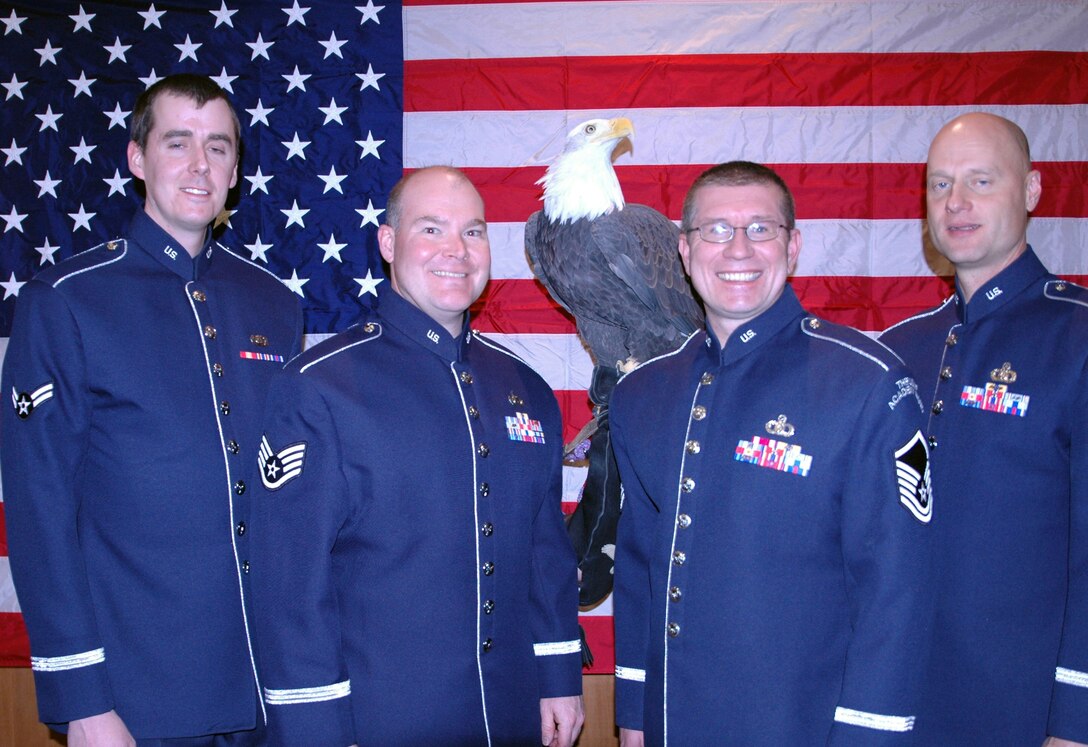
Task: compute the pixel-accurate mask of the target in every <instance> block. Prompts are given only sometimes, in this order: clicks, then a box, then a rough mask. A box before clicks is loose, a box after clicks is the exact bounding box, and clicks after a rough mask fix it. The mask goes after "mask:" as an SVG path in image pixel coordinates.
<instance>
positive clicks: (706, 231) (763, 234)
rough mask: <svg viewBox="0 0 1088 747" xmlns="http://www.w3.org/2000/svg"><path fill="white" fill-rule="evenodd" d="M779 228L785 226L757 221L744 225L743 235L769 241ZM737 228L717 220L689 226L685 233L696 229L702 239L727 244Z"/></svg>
mask: <svg viewBox="0 0 1088 747" xmlns="http://www.w3.org/2000/svg"><path fill="white" fill-rule="evenodd" d="M780 228H786V226H783V225H782V224H781V223H758V222H757V223H753V224H752V225H750V226H745V227H744V235H745V236H747V237H748V240H749V241H770V240H771V239H774V238H778V234H779V230H778V229H780ZM739 229H740V226H731V225H729V224H728V223H723V222H721V221H717V222H715V223H704V224H703V225H701V226H696V227H695V228H689V229H688V230H687V231H685V233H691V232H693V231H697V232H698V233H699V236H700V238H702V240H703V241H709V242H710V243H711V244H727V243H729V242H730V241H732V240H733V236H734V234H735V233H736V231H737V230H739ZM787 230H788V229H787Z"/></svg>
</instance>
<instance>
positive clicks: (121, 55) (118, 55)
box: [102, 36, 132, 65]
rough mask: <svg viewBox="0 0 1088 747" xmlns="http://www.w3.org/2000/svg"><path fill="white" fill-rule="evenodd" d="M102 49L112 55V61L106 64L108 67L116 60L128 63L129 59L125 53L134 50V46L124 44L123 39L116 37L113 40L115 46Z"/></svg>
mask: <svg viewBox="0 0 1088 747" xmlns="http://www.w3.org/2000/svg"><path fill="white" fill-rule="evenodd" d="M102 49H104V50H106V51H107V52H109V53H110V59H109V61H108V62H107V63H106V64H107V65H109V64H110V63H112V62H114V61H116V60H120V61H121V62H128V59H127V58H126V57H125V52H127V51H129V50H130V49H132V45H131V44H122V43H121V37H119V36H115V37H114V38H113V44H112V45H110V46H108V47H102Z"/></svg>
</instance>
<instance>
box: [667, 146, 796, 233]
mask: <svg viewBox="0 0 1088 747" xmlns="http://www.w3.org/2000/svg"><path fill="white" fill-rule="evenodd" d="M746 184H767V185H773V186H775V187H778V188H779V189H780V190H781V191H782V201H781V208H782V219H783V220H784V221H785V224H786V228H788V229H790V230H791V231H792V230H793V229H794V227H795V225H794V222H795V220H796V218H797V215H796V213H797V210H796V208H795V207H794V204H793V194H792V193H791V192H790V188H789V187H787V186H786V182H785V181H784V180H783V179H782V177H781V176H779V175H778V173H777V172H776V171H775V170H774V169H770V168H767V167H766V166H764V165H762V164H758V163H752V162H751V161H729V162H728V163H721V164H718V165H717V166H711V167H710V168H709V169H707V170H706V171H704V172H703V173H701V174H699V176H698V178H697V179H696V180H695V181H694V182H693V183H692V185H691V188H690V189H689V190H688V193H687V196H685V197H684V208H683V213H682V215H681V218H680V230H681V231H690V230H692V229H694V228H695V226H693V225H692V223H693V222H694V221H695V195H696V193H697V192H698V191H699V190H700V189H702V188H703V187H710V186H719V187H741V186H744V185H746Z"/></svg>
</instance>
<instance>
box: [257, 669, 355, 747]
mask: <svg viewBox="0 0 1088 747" xmlns="http://www.w3.org/2000/svg"><path fill="white" fill-rule="evenodd" d="M264 701H265V704H266V706H267V709H266V710H267V712H268V744H269V745H270V747H291V746H292V745H299V744H305V745H311V746H312V747H347V745H350V744H355V743H356V741H357V740H356V738H355V725H354V719H353V717H352V714H351V683H350V681H344V682H341V683H337V684H335V685H328V686H325V687H311V688H304V689H298V690H271V689H269V688H265V689H264Z"/></svg>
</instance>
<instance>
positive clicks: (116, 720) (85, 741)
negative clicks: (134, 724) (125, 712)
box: [68, 711, 136, 747]
mask: <svg viewBox="0 0 1088 747" xmlns="http://www.w3.org/2000/svg"><path fill="white" fill-rule="evenodd" d="M68 747H136V740H135V739H133V738H132V735H131V734H129V732H128V727H127V726H125V722H124V721H122V720H121V717H120V716H118V715H117V711H107V712H106V713H100V714H98V715H97V716H88V717H87V718H79V719H76V720H75V721H72V722H70V723H69V724H68Z"/></svg>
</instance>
